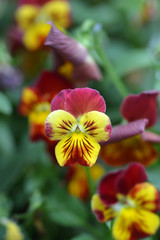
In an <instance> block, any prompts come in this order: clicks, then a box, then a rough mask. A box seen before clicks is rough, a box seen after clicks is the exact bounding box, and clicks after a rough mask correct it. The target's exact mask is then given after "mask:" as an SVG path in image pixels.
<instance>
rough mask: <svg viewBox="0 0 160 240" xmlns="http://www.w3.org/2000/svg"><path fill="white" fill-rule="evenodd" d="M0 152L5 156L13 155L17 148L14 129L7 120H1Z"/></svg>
mask: <svg viewBox="0 0 160 240" xmlns="http://www.w3.org/2000/svg"><path fill="white" fill-rule="evenodd" d="M0 133H1V137H0V153H1V154H4V155H5V156H11V155H13V152H14V150H15V141H14V138H13V134H12V131H11V129H10V127H9V125H8V123H7V122H6V121H3V120H1V121H0Z"/></svg>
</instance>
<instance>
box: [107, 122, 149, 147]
mask: <svg viewBox="0 0 160 240" xmlns="http://www.w3.org/2000/svg"><path fill="white" fill-rule="evenodd" d="M147 123H148V120H147V119H140V120H136V121H133V122H129V123H127V124H124V125H117V126H115V127H113V128H112V133H111V137H110V139H109V140H108V141H107V142H106V143H105V144H109V143H113V142H118V141H121V140H123V139H126V138H130V137H132V136H136V135H138V134H141V133H143V132H144V130H145V126H146V125H147Z"/></svg>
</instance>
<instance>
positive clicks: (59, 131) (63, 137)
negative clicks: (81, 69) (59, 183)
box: [45, 88, 111, 167]
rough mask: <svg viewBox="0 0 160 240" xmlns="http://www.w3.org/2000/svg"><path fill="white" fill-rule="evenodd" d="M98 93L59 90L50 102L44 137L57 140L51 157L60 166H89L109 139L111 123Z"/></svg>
mask: <svg viewBox="0 0 160 240" xmlns="http://www.w3.org/2000/svg"><path fill="white" fill-rule="evenodd" d="M105 109H106V106H105V101H104V99H103V97H102V96H101V95H100V94H99V92H98V91H96V90H93V89H90V88H77V89H74V90H64V91H61V92H60V93H59V94H58V95H57V96H56V97H55V98H54V99H53V101H52V103H51V113H50V114H49V115H48V117H47V119H46V123H45V133H46V136H47V137H48V138H49V139H50V140H52V141H54V140H58V141H59V142H58V144H57V145H56V148H55V155H56V158H57V161H58V163H59V165H60V166H65V165H69V166H71V165H74V164H75V163H79V164H80V165H83V166H90V167H91V166H92V165H93V164H94V163H95V162H96V160H97V157H98V153H99V150H100V145H99V143H98V142H105V141H107V140H108V139H109V138H110V134H111V123H110V119H109V117H108V116H107V115H105V114H104V112H105Z"/></svg>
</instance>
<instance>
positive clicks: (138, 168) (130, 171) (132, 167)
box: [116, 163, 147, 195]
mask: <svg viewBox="0 0 160 240" xmlns="http://www.w3.org/2000/svg"><path fill="white" fill-rule="evenodd" d="M146 180H147V174H146V172H145V168H144V166H143V165H142V164H140V163H130V164H129V166H128V168H126V170H124V171H123V172H122V173H121V175H120V176H119V178H118V179H117V186H116V187H117V192H119V193H122V194H124V195H126V194H127V193H128V192H129V191H130V190H131V189H132V188H133V187H134V186H135V185H136V184H138V183H142V182H145V181H146Z"/></svg>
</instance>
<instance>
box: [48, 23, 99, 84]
mask: <svg viewBox="0 0 160 240" xmlns="http://www.w3.org/2000/svg"><path fill="white" fill-rule="evenodd" d="M50 24H51V30H50V32H49V34H48V36H47V39H46V42H45V45H46V46H49V47H51V48H52V49H53V54H54V55H55V57H56V59H57V60H58V61H57V71H58V72H59V73H61V74H63V75H64V76H65V77H67V78H69V79H70V81H72V82H78V81H80V82H81V84H82V83H84V84H85V83H86V81H87V80H101V78H102V76H101V73H100V70H99V68H98V66H97V65H96V63H95V61H94V59H93V58H92V57H91V56H90V54H89V52H88V50H87V48H86V47H85V46H84V45H83V44H81V43H80V42H78V41H76V40H75V39H72V38H70V37H69V36H67V35H66V34H64V33H63V32H61V31H60V30H59V29H57V28H56V26H55V25H54V24H53V23H50Z"/></svg>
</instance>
